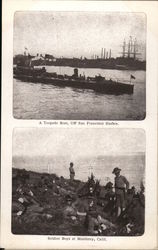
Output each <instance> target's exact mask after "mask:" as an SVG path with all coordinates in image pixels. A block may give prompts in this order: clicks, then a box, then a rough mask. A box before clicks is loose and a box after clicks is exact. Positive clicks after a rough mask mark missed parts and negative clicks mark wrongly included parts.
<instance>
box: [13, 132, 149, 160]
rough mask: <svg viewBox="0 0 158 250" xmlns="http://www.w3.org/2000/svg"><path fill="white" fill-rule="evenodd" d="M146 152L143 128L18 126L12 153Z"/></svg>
mask: <svg viewBox="0 0 158 250" xmlns="http://www.w3.org/2000/svg"><path fill="white" fill-rule="evenodd" d="M139 152H145V133H144V131H143V130H142V129H107V128H106V129H101V128H100V129H98V128H97V129H95V128H93V129H91V128H83V129H79V128H76V129H74V128H71V129H70V128H53V129H51V128H18V129H14V133H13V156H29V157H34V156H42V155H43V156H45V157H46V156H64V157H69V158H73V159H74V158H75V157H76V158H78V157H90V156H93V157H95V156H96V157H97V156H103V155H113V154H115V155H117V154H118V155H121V154H122V155H124V154H125V155H126V154H133V153H139Z"/></svg>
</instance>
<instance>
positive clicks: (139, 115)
mask: <svg viewBox="0 0 158 250" xmlns="http://www.w3.org/2000/svg"><path fill="white" fill-rule="evenodd" d="M46 69H47V71H48V72H57V73H59V74H68V75H72V74H73V68H71V67H55V66H46ZM83 72H84V73H85V75H86V76H95V75H97V74H101V75H102V76H106V78H107V79H109V78H112V79H121V80H122V81H126V80H129V78H130V75H131V74H132V75H134V76H135V77H136V79H135V80H133V82H134V83H135V86H134V94H133V95H127V94H124V95H118V96H116V95H106V94H100V93H96V92H94V91H93V90H83V89H75V88H74V89H73V88H70V87H64V88H62V87H57V86H53V85H46V84H41V83H39V84H34V83H28V82H21V81H19V80H16V79H14V90H13V91H14V96H13V108H14V111H13V113H14V117H15V118H18V119H56V120H57V119H60V120H62V119H66V120H69V119H71V120H142V119H144V117H145V110H146V107H145V106H146V104H145V92H146V91H145V90H146V83H145V81H146V80H145V77H146V73H145V71H121V70H107V69H82V68H79V74H83Z"/></svg>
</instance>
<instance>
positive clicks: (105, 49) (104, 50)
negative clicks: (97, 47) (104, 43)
mask: <svg viewBox="0 0 158 250" xmlns="http://www.w3.org/2000/svg"><path fill="white" fill-rule="evenodd" d="M105 55H106V49H105V48H104V59H105Z"/></svg>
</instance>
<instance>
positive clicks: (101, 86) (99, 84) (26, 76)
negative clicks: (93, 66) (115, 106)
mask: <svg viewBox="0 0 158 250" xmlns="http://www.w3.org/2000/svg"><path fill="white" fill-rule="evenodd" d="M14 78H16V79H18V80H21V81H24V82H33V83H43V84H52V85H56V86H60V87H72V88H80V89H91V90H94V91H97V92H101V93H105V94H115V95H120V94H133V91H134V85H133V84H131V83H123V82H119V81H114V80H112V79H109V80H107V79H105V77H102V76H101V75H98V76H95V77H85V76H82V75H78V69H77V68H75V69H74V74H73V75H72V76H68V75H59V74H57V73H49V72H47V71H46V69H45V67H42V68H33V67H22V66H16V67H15V68H14Z"/></svg>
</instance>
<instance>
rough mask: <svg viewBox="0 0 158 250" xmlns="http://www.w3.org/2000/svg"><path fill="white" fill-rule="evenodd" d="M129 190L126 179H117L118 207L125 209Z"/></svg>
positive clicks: (122, 177) (121, 177) (117, 177)
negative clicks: (126, 191)
mask: <svg viewBox="0 0 158 250" xmlns="http://www.w3.org/2000/svg"><path fill="white" fill-rule="evenodd" d="M128 188H129V182H128V181H127V179H126V177H124V176H122V175H119V176H116V177H115V194H116V206H117V207H121V208H125V189H128Z"/></svg>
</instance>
